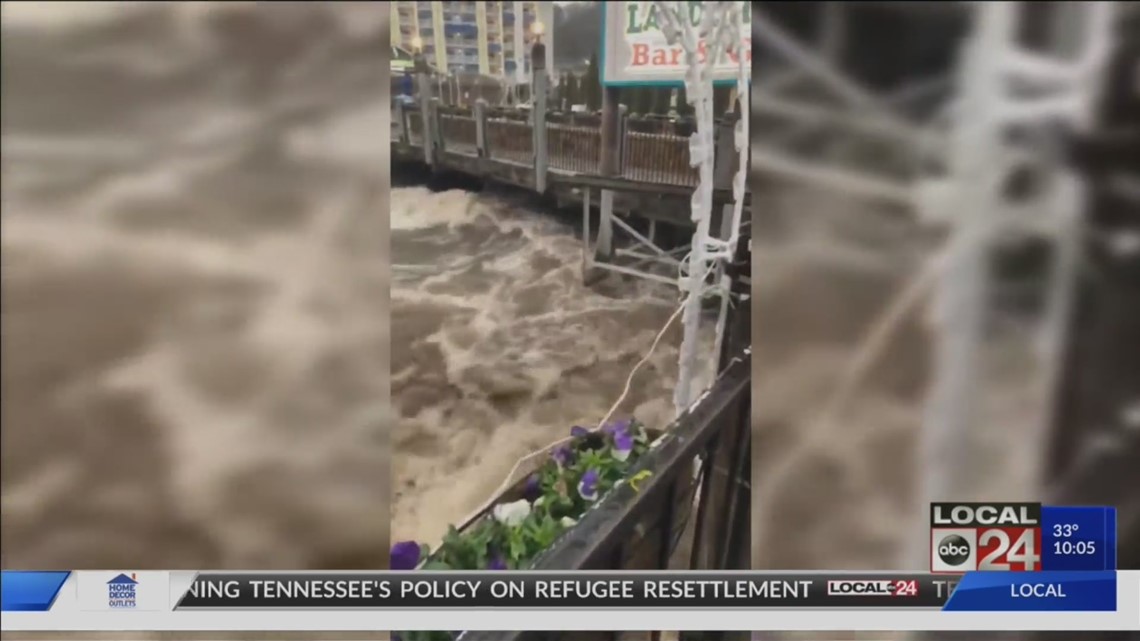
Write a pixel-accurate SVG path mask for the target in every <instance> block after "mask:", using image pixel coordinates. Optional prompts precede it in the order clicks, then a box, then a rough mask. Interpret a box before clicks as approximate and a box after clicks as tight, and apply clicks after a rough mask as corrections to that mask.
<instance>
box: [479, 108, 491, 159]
mask: <svg viewBox="0 0 1140 641" xmlns="http://www.w3.org/2000/svg"><path fill="white" fill-rule="evenodd" d="M475 149H476V150H477V153H478V155H479V157H480V158H489V157H490V153H488V149H487V101H486V100H483V99H482V98H479V99H478V100H476V101H475Z"/></svg>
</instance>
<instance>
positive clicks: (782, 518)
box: [750, 2, 1140, 638]
mask: <svg viewBox="0 0 1140 641" xmlns="http://www.w3.org/2000/svg"><path fill="white" fill-rule="evenodd" d="M997 5H1008V6H1009V7H1011V9H1010V10H1011V11H1012V12H1013V14H1012V15H1013V17H1012V22H1011V23H1010V24H1011V28H1010V29H1009V31H1008V38H1007V39H1006V40H1005V41H1004V42H1001V43H1000V46H999V45H997V44H994V43H993V42H990V43H988V44H987V43H985V42H983V41H981V40H977V41H975V40H971V39H970V38H969V36H971V34H974V33H980V32H985V31H987V29H981V28H979V29H978V30H977V32H975V31H974V30H975V28H978V27H980V26H982V25H983V24H984V25H990V26H992V25H994V24H997V23H996V22H993V21H992V19H994V18H995V15H996V14H995V15H991V14H992V8H993V7H994V6H997ZM1093 5H1100V6H1099V7H1093ZM1105 5H1112V6H1111V7H1110V8H1109V9H1110V10H1109V11H1108V12H1105V13H1102V11H1104V10H1105ZM753 6H754V14H753V42H755V43H757V45H756V48H755V49H754V58H753V60H754V64H753V87H754V91H753V104H752V114H753V120H752V123H753V124H752V141H753V147H752V170H753V176H752V179H751V183H750V184H751V189H752V194H753V199H754V200H753V203H754V207H753V212H754V222H753V225H754V227H755V228H756V229H755V230H754V233H753V242H754V243H756V244H758V245H759V247H758V248H757V249H755V250H754V252H753V257H754V261H755V262H754V263H753V265H754V267H753V292H754V296H755V299H754V308H753V309H754V316H753V318H754V319H755V321H754V322H755V324H754V326H753V341H754V346H755V349H756V352H757V358H756V359H755V361H754V365H753V367H754V379H753V385H754V388H753V390H754V397H755V400H754V410H753V420H754V425H753V430H754V435H755V442H754V450H753V451H754V467H753V493H754V494H753V496H754V510H753V531H752V537H753V539H752V540H753V545H754V547H753V565H754V567H756V568H765V569H768V568H799V569H808V568H819V569H823V568H827V569H861V570H871V569H880V570H882V569H893V568H898V569H904V568H905V569H909V570H925V569H927V566H926V565H925V564H924V563H925V559H924V557H923V555H922V553H921V552H925V551H927V548H926V541H925V539H924V537H925V536H926V535H924V531H925V528H928V527H929V525H928V520H927V519H928V512H926V509H927V508H926V505H927V501H929V500H931V498H932V497H937V498H936V499H935V500H951V499H954V500H965V501H970V500H976V501H983V500H991V501H993V500H1002V501H1020V500H1039V501H1043V502H1045V503H1047V504H1048V503H1053V504H1085V505H1105V504H1107V505H1116V506H1117V507H1118V508H1119V510H1120V519H1121V521H1120V534H1119V536H1120V540H1121V541H1122V546H1121V553H1120V567H1121V568H1133V567H1137V565H1136V564H1137V563H1140V559H1137V556H1136V550H1135V549H1134V548H1130V547H1129V545H1128V544H1127V543H1125V542H1126V541H1128V540H1131V539H1135V538H1140V537H1137V536H1136V535H1135V532H1136V524H1137V519H1138V518H1140V514H1138V513H1140V510H1138V506H1137V501H1138V500H1140V497H1138V496H1137V488H1140V481H1138V480H1137V477H1136V471H1135V469H1134V468H1135V465H1134V462H1135V461H1137V460H1140V443H1138V439H1137V432H1138V431H1140V430H1137V424H1138V423H1140V418H1138V415H1137V413H1136V406H1135V403H1136V398H1137V392H1138V391H1140V366H1138V363H1140V358H1138V356H1137V354H1136V349H1135V346H1136V345H1137V344H1138V343H1137V341H1136V336H1138V335H1140V334H1137V328H1138V327H1140V317H1138V316H1137V307H1138V306H1140V278H1138V273H1140V270H1138V269H1137V267H1138V264H1137V258H1138V257H1137V252H1136V249H1135V241H1136V240H1137V239H1138V238H1140V236H1137V232H1138V224H1140V220H1137V217H1136V212H1137V211H1140V202H1138V201H1137V199H1136V193H1137V192H1136V191H1135V185H1136V179H1137V170H1138V169H1140V160H1137V158H1136V151H1137V150H1140V141H1138V140H1137V138H1136V131H1137V122H1136V117H1137V114H1140V108H1138V107H1137V91H1138V90H1140V88H1138V87H1137V86H1136V80H1135V78H1136V75H1135V74H1136V69H1137V64H1138V62H1137V61H1138V58H1137V39H1138V37H1140V30H1138V29H1137V23H1136V12H1135V7H1134V6H1131V5H1130V3H1080V5H1078V4H1076V3H1053V2H1034V3H957V2H913V3H882V2H844V3H839V2H795V3H791V2H761V3H754V5H753ZM1090 7H1092V8H1090ZM1105 15H1111V16H1112V17H1111V19H1110V20H1109V21H1107V22H1104V23H1098V21H1101V20H1102V19H1103V18H1104V16H1105ZM997 19H998V20H1001V19H1003V18H1002V16H1000V15H999V16H997ZM983 21H987V22H983ZM1098 25H1099V26H1100V27H1101V28H1097V27H1098ZM990 31H991V32H992V30H990ZM999 31H1000V29H999ZM1003 50H1004V51H1007V52H1010V53H1009V54H1008V55H1007V57H1003V54H1002V53H1001V52H1002V51H1003ZM1014 51H1018V52H1028V53H1029V54H1030V55H1032V56H1039V59H1041V60H1047V61H1048V62H1049V64H1053V63H1057V64H1061V63H1063V62H1065V61H1079V60H1081V56H1083V55H1085V54H1089V56H1090V57H1089V60H1090V61H1091V62H1090V63H1089V66H1088V67H1083V69H1085V70H1087V71H1084V72H1081V73H1076V74H1072V77H1074V78H1079V80H1077V81H1073V80H1063V81H1049V82H1046V81H1042V80H1040V79H1039V78H1035V77H1034V76H1033V74H1032V73H1030V72H1018V73H1013V72H1003V73H1006V74H1007V75H1005V76H1001V75H998V74H995V73H994V70H995V69H998V68H999V66H1000V65H1002V64H1005V63H1007V62H1008V60H1009V57H1008V56H1009V55H1012V52H1014ZM971 53H973V54H976V55H975V56H973V57H971V56H969V55H968V54H971ZM1058 68H1061V67H1058ZM1074 68H1076V67H1074ZM1071 73H1072V72H1071V70H1068V69H1066V70H1065V71H1063V72H1058V73H1057V74H1056V77H1061V78H1064V77H1066V76H1065V74H1071ZM1018 74H1020V75H1018ZM1010 78H1012V79H1013V80H1008V79H1010ZM995 79H996V80H995ZM987 81H990V82H991V84H990V85H986V82H987ZM1005 81H1009V84H1008V85H1006V84H1000V83H1001V82H1005ZM1015 81H1020V84H1018V82H1015ZM1065 92H1070V94H1068V95H1076V96H1078V98H1077V99H1076V100H1075V101H1074V103H1072V104H1076V105H1082V106H1081V107H1078V108H1076V109H1074V110H1072V113H1071V114H1068V115H1067V116H1065V114H1062V116H1064V117H1060V118H1056V119H1046V118H1040V119H1037V120H1034V119H1023V122H1013V123H1012V124H1011V125H1010V126H1006V127H993V128H992V129H990V130H988V131H987V130H986V129H985V128H986V127H989V126H990V123H989V122H988V120H987V119H988V118H992V117H993V115H994V113H995V112H994V109H995V105H998V104H1002V103H1000V102H999V101H1001V100H1003V99H1004V100H1005V101H1009V102H1007V103H1004V104H1010V103H1012V102H1013V101H1016V100H1025V101H1027V103H1028V101H1030V100H1032V98H1033V97H1034V96H1058V95H1062V94H1064V93H1065ZM1003 96H1004V98H1003ZM963 122H969V123H971V124H973V125H976V126H979V127H981V128H982V129H981V134H980V137H979V138H976V139H975V140H974V141H973V142H972V143H968V144H963V143H962V140H963V139H962V138H958V137H956V136H958V135H960V131H961V130H960V129H956V124H957V125H961V124H962V123H963ZM1107 139H1115V141H1116V142H1114V143H1106V142H1105V140H1107ZM1128 141H1130V142H1128ZM1129 149H1130V150H1131V151H1128V150H1129ZM1108 177H1111V180H1110V179H1109V178H1108ZM1113 181H1115V182H1113ZM1110 182H1111V183H1112V184H1113V185H1116V187H1109V186H1108V185H1109V183H1110ZM995 184H996V189H994V190H993V193H992V194H990V193H988V192H987V190H988V189H990V188H991V187H992V186H994V185H995ZM1074 185H1075V186H1076V187H1075V188H1074V189H1073V191H1068V189H1069V188H1070V187H1073V186H1074ZM1120 185H1132V187H1131V188H1128V187H1120ZM1113 190H1115V191H1113ZM757 203H758V204H757ZM1073 216H1079V217H1082V218H1083V221H1084V225H1083V226H1077V225H1072V224H1070V223H1069V222H1066V221H1071V220H1072V217H1073ZM979 221H980V223H979ZM1027 221H1031V222H1027ZM979 225H980V227H979ZM971 226H972V228H975V229H978V228H980V229H983V230H988V231H989V233H990V236H988V241H987V244H986V246H987V247H988V249H986V250H985V251H979V250H978V248H979V247H981V246H982V244H981V243H979V242H978V241H977V238H978V237H977V236H973V237H971V238H972V240H962V238H963V237H962V236H960V234H961V233H962V230H963V229H965V228H967V227H971ZM981 233H983V234H984V233H985V231H983V232H981ZM951 242H952V243H953V244H952V245H951V244H949V243H951ZM948 246H949V247H954V248H955V249H954V250H953V251H952V252H951V253H950V254H947V253H946V251H947V250H946V248H947V247H948ZM1129 248H1131V249H1129ZM1070 250H1071V251H1070ZM973 252H977V253H973ZM971 255H973V256H974V258H973V260H971V259H970V258H969V257H970V256H971ZM1071 256H1077V258H1075V259H1073V260H1071V261H1068V262H1067V257H1071ZM970 265H973V266H975V267H977V266H980V267H978V268H977V269H976V270H975V271H973V272H971V271H970V267H969V266H970ZM1057 265H1061V268H1060V269H1058V268H1057ZM964 266H965V267H964ZM979 273H980V274H984V276H983V277H982V278H981V280H983V281H986V282H984V284H983V285H982V286H980V287H978V288H977V299H976V300H977V301H979V302H978V304H977V306H976V307H977V309H979V310H981V312H980V313H979V314H977V315H976V316H974V315H971V312H970V308H971V307H972V304H971V303H970V300H971V296H972V295H973V294H972V293H971V291H970V290H971V287H970V285H969V282H970V281H971V279H973V278H975V277H976V275H977V274H979ZM963 283H966V288H965V294H963V290H962V288H961V285H962V284H963ZM947 292H952V293H951V296H954V297H956V298H952V299H949V301H950V302H949V303H946V302H943V303H942V304H941V306H940V305H938V304H936V303H935V301H936V300H937V299H938V298H939V296H940V295H942V294H945V293H947ZM1065 292H1069V293H1071V294H1072V298H1068V299H1066V298H1065V294H1064V293H1065ZM973 330H976V336H977V349H976V358H973V359H972V360H970V359H969V356H968V353H969V352H970V349H969V345H970V344H971V341H970V339H969V337H968V335H969V334H970V333H971V331H973ZM963 354H967V360H966V362H965V364H964V367H955V366H954V361H955V360H956V359H957V358H958V357H959V356H961V355H963ZM963 371H965V372H966V373H967V376H966V377H965V381H964V382H963V376H962V372H963ZM1127 461H1133V464H1131V465H1130V464H1128V463H1127ZM916 543H918V544H919V545H916ZM918 548H921V550H918ZM777 636H779V635H777ZM784 636H787V637H788V638H794V637H795V635H784ZM809 636H811V635H809ZM816 636H819V635H816ZM850 636H851V637H858V638H881V637H882V636H883V635H875V634H862V635H850ZM823 637H825V638H839V637H843V638H846V636H845V635H839V636H838V637H837V635H835V634H831V635H822V637H821V638H823ZM764 638H769V637H768V636H765V637H764ZM970 638H976V637H974V636H972V637H970Z"/></svg>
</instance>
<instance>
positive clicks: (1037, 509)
mask: <svg viewBox="0 0 1140 641" xmlns="http://www.w3.org/2000/svg"><path fill="white" fill-rule="evenodd" d="M1040 564H1041V504H1040V503H931V504H930V571H931V572H941V573H955V574H959V573H962V572H973V571H975V570H991V571H1006V572H1010V571H1012V572H1032V571H1034V570H1040V569H1041V568H1040Z"/></svg>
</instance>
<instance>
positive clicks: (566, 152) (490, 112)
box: [393, 103, 735, 187]
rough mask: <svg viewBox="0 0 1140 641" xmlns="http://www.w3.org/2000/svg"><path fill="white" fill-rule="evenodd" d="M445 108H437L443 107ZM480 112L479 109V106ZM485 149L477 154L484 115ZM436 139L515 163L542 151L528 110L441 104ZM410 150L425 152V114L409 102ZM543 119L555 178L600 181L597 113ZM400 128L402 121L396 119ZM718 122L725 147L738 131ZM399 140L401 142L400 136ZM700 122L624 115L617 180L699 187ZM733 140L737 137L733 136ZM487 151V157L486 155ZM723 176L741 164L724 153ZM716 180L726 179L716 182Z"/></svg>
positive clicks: (451, 148)
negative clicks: (695, 160) (566, 175)
mask: <svg viewBox="0 0 1140 641" xmlns="http://www.w3.org/2000/svg"><path fill="white" fill-rule="evenodd" d="M437 104H439V103H437ZM477 107H478V106H477ZM481 109H482V117H483V119H484V120H483V123H482V133H483V140H482V143H483V145H484V148H483V149H480V148H479V144H480V140H479V131H480V122H479V116H480V110H481ZM435 111H436V112H437V115H436V118H437V119H438V130H437V132H438V135H439V137H440V138H441V140H442V148H443V150H445V151H447V152H451V153H458V154H463V155H469V156H483V157H485V158H488V159H490V160H495V161H499V162H506V163H511V164H516V165H519V164H521V165H533V164H534V163H535V162H536V160H537V158H536V154H537V152H538V151H541V150H536V149H535V148H534V145H535V136H534V131H533V124H532V121H533V114H531V113H530V111H529V110H526V109H514V108H495V107H489V106H484V107H482V108H474V109H472V108H468V107H455V106H447V105H443V104H439V107H438V108H437V109H436V110H435ZM403 113H404V117H405V118H406V123H405V127H406V131H407V137H408V144H410V145H411V146H413V147H422V145H423V142H424V141H423V131H424V126H423V125H424V123H423V118H422V109H421V108H420V106H419V105H416V104H410V105H405V106H404V107H403ZM540 120H542V121H544V126H545V129H546V136H545V138H546V149H545V152H546V154H545V157H546V166H547V167H548V168H549V169H550V170H553V171H556V172H570V173H574V174H582V175H593V176H598V175H600V173H601V156H602V136H601V118H600V117H599V116H598V114H588V113H587V114H573V113H564V112H557V111H550V112H548V113H547V114H546V116H545V118H541V119H540ZM396 122H398V120H397V121H396ZM725 124H729V125H730V124H731V123H718V124H717V129H716V135H715V140H716V141H717V144H718V145H719V144H720V142H721V138H722V137H723V135H724V132H725V131H728V132H729V133H731V131H732V127H731V126H728V127H725V126H723V125H725ZM394 129H395V130H396V131H394V133H393V141H396V140H398V139H399V136H398V135H397V134H398V133H399V130H398V128H397V127H394ZM693 129H694V123H693V122H692V121H691V120H687V119H671V118H664V117H660V118H655V117H648V118H647V117H625V118H623V119H622V121H621V123H620V125H619V131H620V136H619V140H620V142H619V153H618V163H619V166H618V168H617V174H616V176H617V177H620V178H624V179H626V180H630V181H636V182H641V183H650V184H660V185H672V186H682V187H694V186H696V185H697V184H699V182H700V177H699V174H698V171H697V169H696V168H694V167H691V166H690V164H689V163H690V158H689V144H690V136H691V135H692V133H693ZM729 140H731V136H730V137H729ZM480 152H482V153H480ZM717 153H718V156H717V161H716V163H717V171H718V172H719V173H723V172H721V171H720V170H721V163H722V162H724V161H732V162H735V153H733V154H730V155H731V156H732V157H731V158H728V157H725V158H721V154H720V150H719V148H718V152H717ZM717 180H720V179H719V178H717Z"/></svg>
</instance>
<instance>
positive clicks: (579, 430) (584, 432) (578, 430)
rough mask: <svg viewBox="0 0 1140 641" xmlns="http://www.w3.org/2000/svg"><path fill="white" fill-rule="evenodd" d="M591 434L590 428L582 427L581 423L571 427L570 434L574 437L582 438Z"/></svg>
mask: <svg viewBox="0 0 1140 641" xmlns="http://www.w3.org/2000/svg"><path fill="white" fill-rule="evenodd" d="M589 435H590V430H588V429H586V428H584V427H582V426H581V425H575V426H574V427H571V428H570V436H573V437H574V438H582V437H583V436H589Z"/></svg>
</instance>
